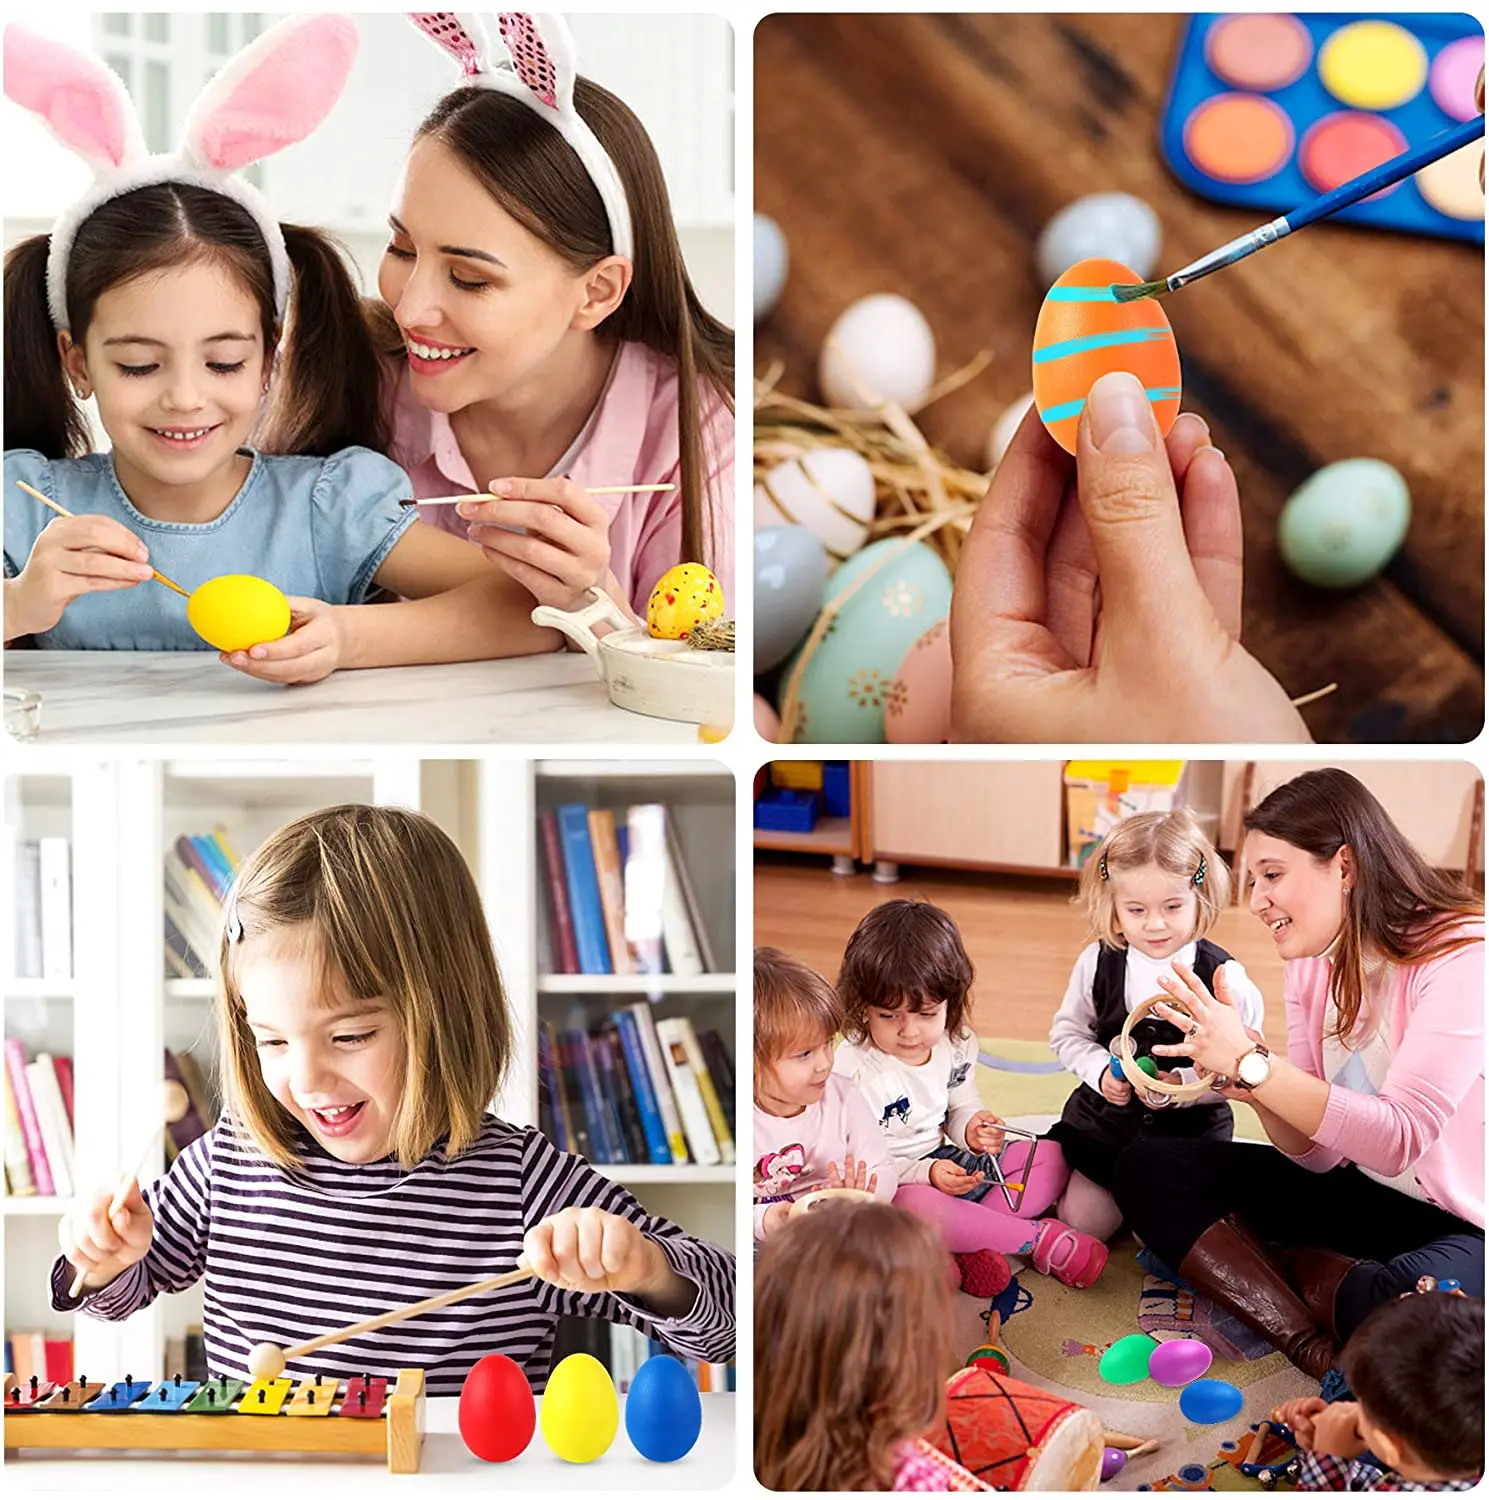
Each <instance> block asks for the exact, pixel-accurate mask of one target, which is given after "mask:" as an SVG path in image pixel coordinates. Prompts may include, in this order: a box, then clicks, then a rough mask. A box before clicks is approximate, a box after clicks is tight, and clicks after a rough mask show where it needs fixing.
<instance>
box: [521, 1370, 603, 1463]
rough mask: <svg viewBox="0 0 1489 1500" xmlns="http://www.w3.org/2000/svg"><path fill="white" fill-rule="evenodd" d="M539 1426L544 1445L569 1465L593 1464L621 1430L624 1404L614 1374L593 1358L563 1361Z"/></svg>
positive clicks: (552, 1381) (547, 1395)
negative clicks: (612, 1377) (621, 1407)
mask: <svg viewBox="0 0 1489 1500" xmlns="http://www.w3.org/2000/svg"><path fill="white" fill-rule="evenodd" d="M538 1422H539V1425H540V1426H541V1427H542V1429H543V1441H544V1442H545V1443H547V1444H548V1446H549V1447H550V1448H551V1449H552V1450H553V1452H554V1453H555V1454H557V1455H558V1457H559V1458H561V1459H563V1460H564V1462H565V1463H571V1464H589V1463H593V1462H594V1461H595V1459H597V1458H599V1457H600V1456H601V1454H603V1453H605V1452H606V1450H607V1449H608V1448H609V1447H610V1445H611V1443H613V1442H614V1441H615V1434H616V1432H617V1431H618V1430H619V1428H620V1402H619V1401H618V1400H617V1399H616V1396H615V1386H614V1385H613V1384H612V1383H611V1380H610V1372H609V1371H608V1370H607V1369H606V1368H605V1366H604V1365H602V1364H601V1363H600V1362H599V1360H597V1359H596V1358H595V1357H594V1355H592V1354H571V1355H569V1356H568V1358H567V1359H561V1360H560V1361H559V1362H558V1366H557V1368H556V1369H555V1370H554V1372H553V1374H552V1375H550V1376H549V1377H548V1386H547V1389H546V1390H545V1391H544V1392H543V1404H542V1409H541V1410H540V1411H539V1413H538Z"/></svg>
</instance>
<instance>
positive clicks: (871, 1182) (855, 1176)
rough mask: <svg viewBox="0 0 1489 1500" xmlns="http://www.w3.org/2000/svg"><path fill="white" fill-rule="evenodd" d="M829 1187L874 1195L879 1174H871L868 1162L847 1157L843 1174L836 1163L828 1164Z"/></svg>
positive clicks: (844, 1160)
mask: <svg viewBox="0 0 1489 1500" xmlns="http://www.w3.org/2000/svg"><path fill="white" fill-rule="evenodd" d="M827 1185H828V1187H830V1188H857V1190H858V1191H859V1192H860V1193H872V1192H874V1191H876V1190H877V1189H878V1186H879V1174H878V1173H877V1172H870V1171H869V1169H868V1164H867V1163H866V1162H862V1161H859V1160H858V1159H857V1158H856V1157H853V1156H847V1157H844V1158H843V1170H842V1171H841V1172H839V1171H838V1164H837V1163H836V1162H835V1161H830V1162H828V1164H827ZM767 1212H768V1211H767Z"/></svg>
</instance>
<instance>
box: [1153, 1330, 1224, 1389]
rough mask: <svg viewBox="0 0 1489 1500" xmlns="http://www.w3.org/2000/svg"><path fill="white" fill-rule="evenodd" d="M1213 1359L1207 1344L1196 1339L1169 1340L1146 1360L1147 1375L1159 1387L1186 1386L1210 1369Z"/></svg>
mask: <svg viewBox="0 0 1489 1500" xmlns="http://www.w3.org/2000/svg"><path fill="white" fill-rule="evenodd" d="M1214 1358H1215V1356H1214V1354H1213V1353H1212V1352H1211V1350H1210V1346H1209V1345H1208V1344H1202V1343H1201V1342H1200V1341H1199V1340H1198V1339H1169V1340H1167V1341H1166V1342H1164V1343H1162V1344H1160V1345H1159V1346H1158V1347H1157V1348H1156V1349H1155V1350H1154V1351H1153V1353H1152V1355H1151V1356H1150V1357H1149V1359H1148V1374H1149V1375H1151V1376H1152V1377H1153V1379H1154V1380H1156V1381H1157V1382H1158V1383H1159V1385H1170V1386H1178V1385H1188V1384H1189V1382H1190V1381H1191V1380H1198V1379H1199V1378H1200V1376H1201V1375H1203V1374H1204V1373H1205V1371H1206V1370H1208V1369H1209V1368H1210V1362H1211V1360H1213V1359H1214Z"/></svg>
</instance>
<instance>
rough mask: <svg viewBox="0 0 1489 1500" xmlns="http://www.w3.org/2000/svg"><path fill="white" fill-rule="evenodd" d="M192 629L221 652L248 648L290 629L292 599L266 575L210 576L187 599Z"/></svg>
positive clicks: (276, 637) (229, 574) (187, 612)
mask: <svg viewBox="0 0 1489 1500" xmlns="http://www.w3.org/2000/svg"><path fill="white" fill-rule="evenodd" d="M186 618H187V619H188V620H190V621H191V628H192V629H193V630H194V631H196V633H197V634H198V635H199V636H201V638H202V639H203V640H204V641H206V643H207V644H208V645H209V646H215V647H216V648H217V649H218V650H219V651H246V650H247V649H248V648H249V647H250V646H257V645H260V644H262V643H263V642H264V641H277V640H278V639H279V638H280V637H281V636H282V635H285V634H286V633H287V632H288V631H289V628H290V602H289V600H288V599H286V598H285V597H284V595H283V594H281V593H280V592H279V590H278V589H277V588H275V587H274V585H273V584H272V583H268V582H266V581H265V580H264V579H262V578H255V577H253V575H252V574H250V573H225V574H223V576H222V577H221V578H209V579H208V580H207V582H206V583H204V584H203V585H202V586H201V587H200V588H199V589H197V590H196V591H195V592H194V593H193V594H192V596H191V598H189V599H188V600H187V601H186Z"/></svg>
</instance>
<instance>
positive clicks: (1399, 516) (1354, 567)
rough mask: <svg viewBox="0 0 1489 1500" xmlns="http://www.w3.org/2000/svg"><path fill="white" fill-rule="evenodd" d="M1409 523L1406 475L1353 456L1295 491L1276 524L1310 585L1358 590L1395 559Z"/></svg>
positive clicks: (1286, 557) (1287, 558) (1282, 545)
mask: <svg viewBox="0 0 1489 1500" xmlns="http://www.w3.org/2000/svg"><path fill="white" fill-rule="evenodd" d="M1410 520H1411V495H1410V493H1409V492H1408V490H1407V488H1406V481H1405V480H1404V479H1403V478H1402V477H1401V475H1400V474H1399V473H1397V471H1396V470H1395V469H1393V468H1392V467H1391V466H1390V464H1388V463H1383V462H1382V461H1381V460H1380V459H1378V458H1349V459H1345V460H1343V461H1342V462H1340V463H1337V464H1329V465H1328V466H1327V467H1325V468H1322V469H1320V470H1319V471H1318V472H1317V473H1316V474H1314V475H1312V476H1311V477H1310V478H1308V479H1307V480H1305V481H1304V483H1302V484H1301V485H1299V486H1298V488H1297V489H1296V490H1294V491H1293V493H1292V495H1291V496H1290V497H1289V498H1288V501H1287V504H1286V505H1284V506H1283V507H1282V516H1281V519H1280V520H1279V521H1278V523H1277V546H1278V548H1279V550H1280V551H1281V553H1282V560H1283V561H1284V562H1285V563H1286V564H1287V565H1288V567H1289V568H1291V569H1292V571H1293V572H1294V573H1296V574H1297V575H1298V577H1299V578H1301V579H1302V580H1303V581H1304V582H1305V583H1312V584H1316V585H1317V586H1318V587H1319V588H1325V589H1348V588H1354V587H1355V586H1356V585H1358V584H1361V583H1365V582H1367V581H1368V580H1369V579H1371V578H1374V577H1375V575H1376V574H1377V573H1379V572H1380V570H1381V569H1382V568H1383V567H1385V565H1386V564H1387V563H1388V562H1389V561H1390V560H1391V558H1392V557H1393V556H1395V554H1396V551H1397V549H1398V548H1399V547H1400V546H1401V543H1402V542H1403V541H1404V540H1405V539H1406V528H1407V525H1408V524H1409V522H1410Z"/></svg>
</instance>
